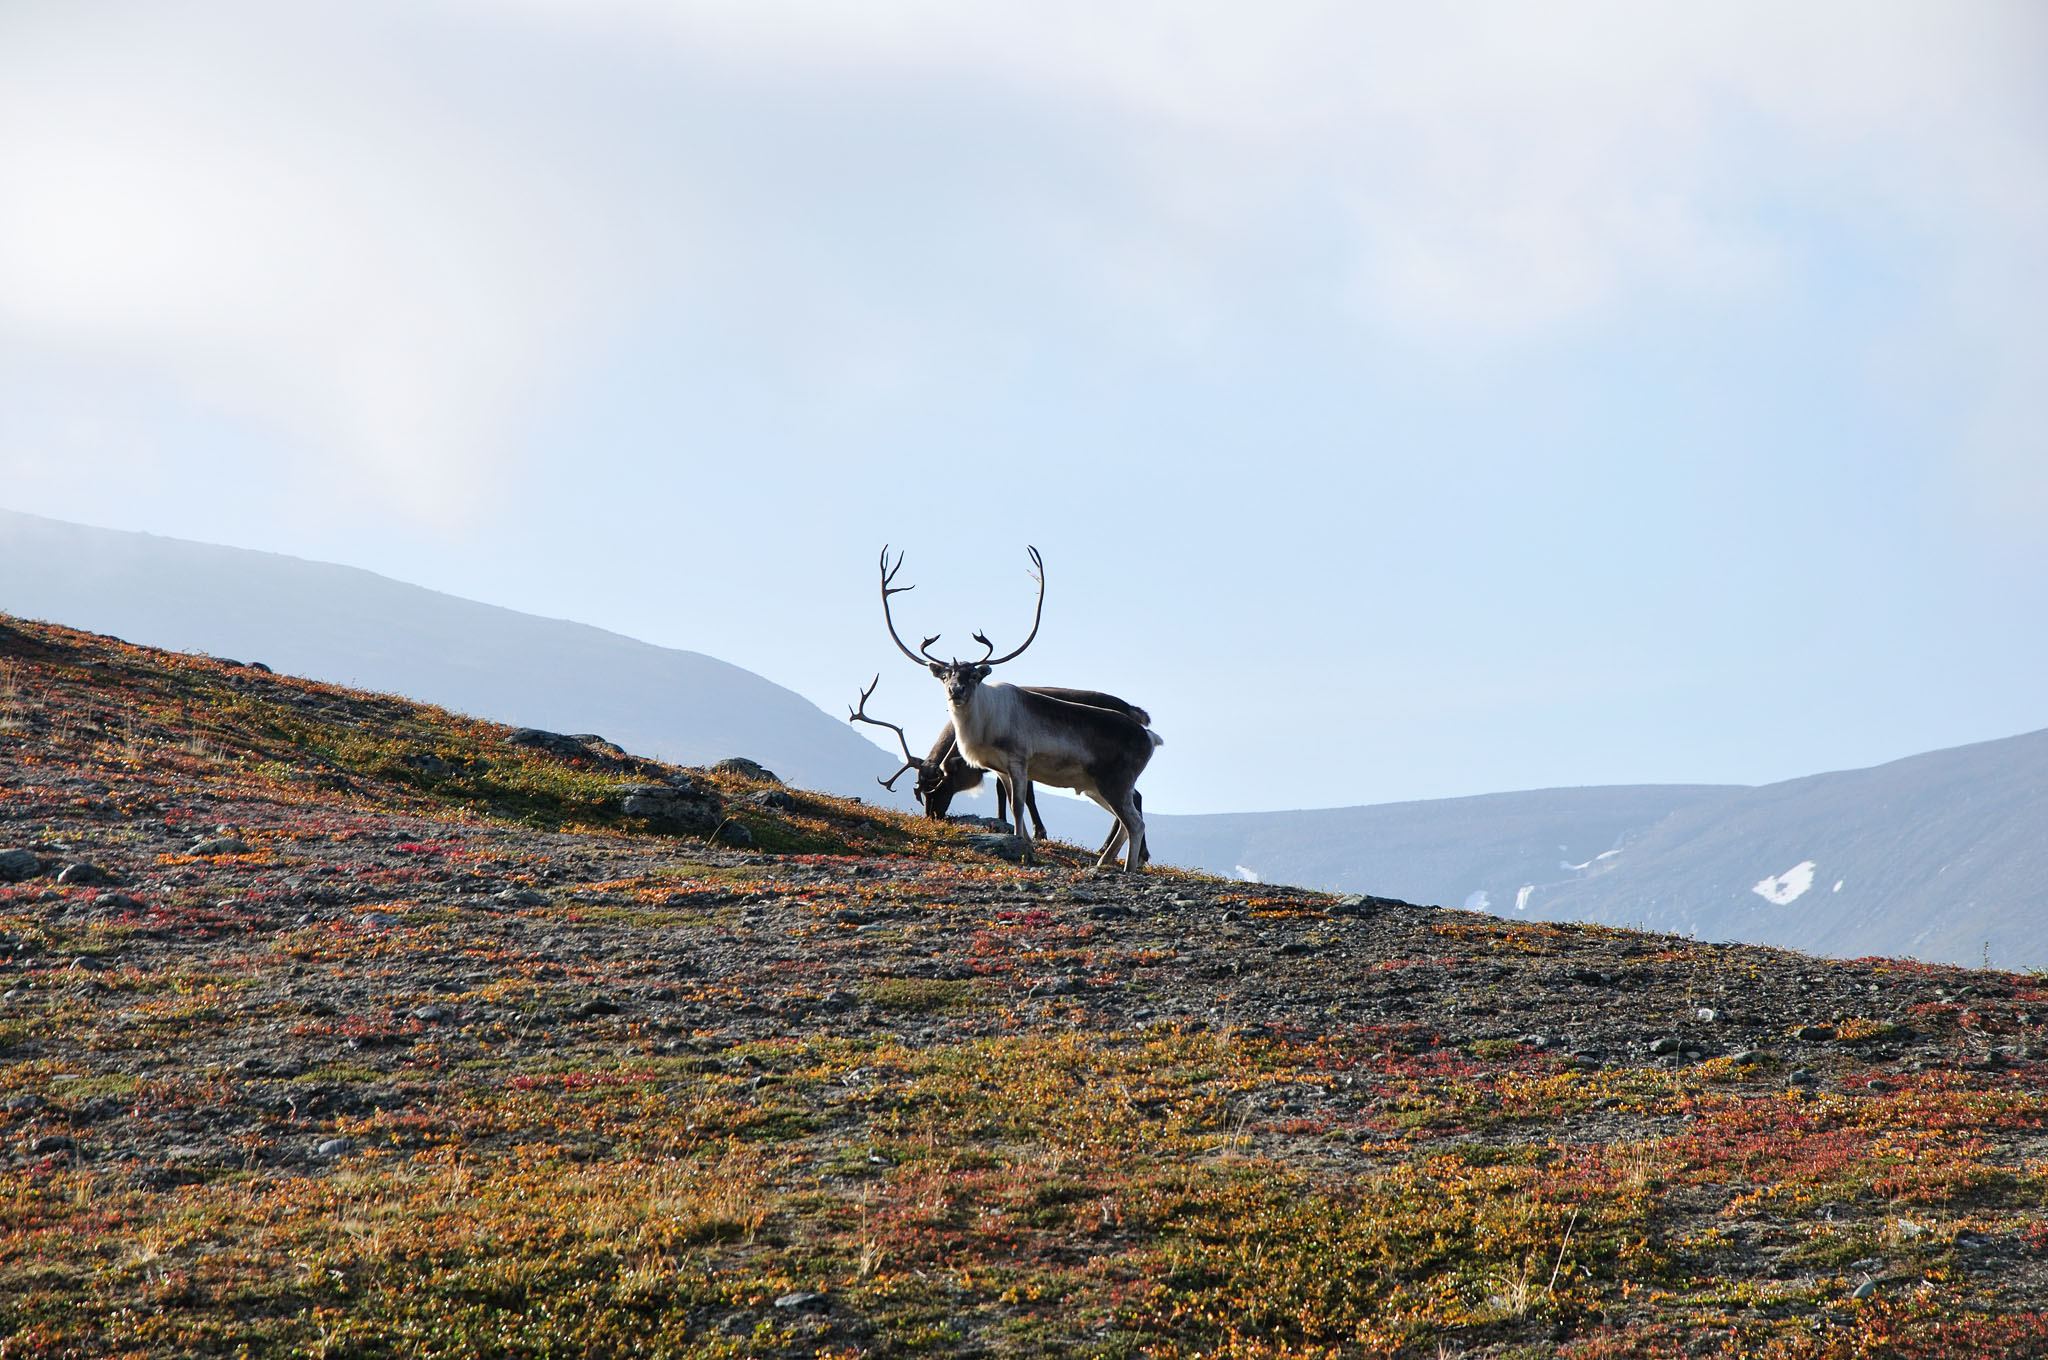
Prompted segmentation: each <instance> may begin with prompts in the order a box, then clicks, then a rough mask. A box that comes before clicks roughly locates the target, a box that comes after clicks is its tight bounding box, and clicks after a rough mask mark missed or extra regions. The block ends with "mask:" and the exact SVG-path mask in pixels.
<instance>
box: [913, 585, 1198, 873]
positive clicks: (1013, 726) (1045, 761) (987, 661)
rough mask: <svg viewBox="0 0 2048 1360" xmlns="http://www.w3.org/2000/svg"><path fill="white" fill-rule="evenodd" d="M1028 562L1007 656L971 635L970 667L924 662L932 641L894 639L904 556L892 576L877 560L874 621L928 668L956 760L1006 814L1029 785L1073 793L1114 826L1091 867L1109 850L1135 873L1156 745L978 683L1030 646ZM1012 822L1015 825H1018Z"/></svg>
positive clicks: (1104, 719) (1048, 699)
mask: <svg viewBox="0 0 2048 1360" xmlns="http://www.w3.org/2000/svg"><path fill="white" fill-rule="evenodd" d="M1030 553H1031V565H1032V568H1033V570H1032V573H1031V575H1032V579H1034V580H1035V581H1037V582H1038V605H1037V608H1036V610H1035V611H1034V612H1033V614H1032V617H1031V632H1030V634H1029V635H1028V636H1026V637H1025V639H1024V641H1023V642H1022V643H1021V644H1020V645H1019V646H1018V647H1017V648H1016V649H1015V650H1014V651H1010V652H1006V653H1004V654H1003V655H1002V656H997V655H995V650H996V646H995V644H994V643H993V642H990V641H989V640H988V638H986V637H985V636H983V635H982V634H980V633H976V634H974V640H975V641H976V642H979V643H980V644H981V645H982V648H983V651H982V654H981V655H980V656H978V657H976V658H974V659H973V660H971V661H961V660H959V659H958V658H955V659H953V660H950V661H942V660H940V659H939V658H938V657H936V656H933V655H932V653H931V645H932V644H933V643H934V642H937V641H938V640H939V637H940V635H939V634H937V633H934V634H932V636H930V637H928V638H926V639H924V641H923V642H921V643H919V644H918V649H917V651H915V652H913V651H911V650H910V648H909V646H908V645H907V644H905V642H904V641H903V639H902V638H901V637H899V636H898V635H897V633H896V620H895V619H894V617H893V616H892V615H891V614H890V611H889V597H890V596H891V595H901V594H903V593H904V592H905V591H907V590H911V589H913V587H911V586H898V585H894V584H893V582H894V581H895V579H896V573H897V572H899V571H901V570H902V569H903V555H902V554H901V553H898V554H897V555H896V565H895V566H893V567H892V566H890V565H889V550H888V548H886V547H884V548H883V549H882V560H881V573H882V621H883V622H884V623H885V624H887V625H888V628H889V640H890V641H892V642H894V643H895V644H896V649H897V650H898V651H900V652H902V653H903V655H904V656H906V657H908V658H909V659H910V660H911V661H912V662H914V663H915V664H917V665H920V666H924V667H926V668H928V669H929V670H930V671H931V673H932V675H933V676H935V677H936V678H937V679H938V680H939V682H940V683H941V684H943V685H944V686H945V687H946V708H947V711H948V712H950V713H951V714H952V717H953V733H954V738H955V741H956V743H957V745H958V748H959V752H960V754H961V755H962V756H964V757H966V759H967V761H968V763H969V764H971V765H975V766H977V767H979V768H981V769H984V770H990V771H993V772H994V774H995V776H996V779H997V781H998V783H999V785H1000V784H1002V783H1007V784H1008V786H1009V795H1010V805H1011V809H1012V811H1015V810H1016V809H1017V808H1018V807H1019V806H1021V803H1020V799H1021V798H1022V797H1023V796H1024V794H1025V792H1026V791H1027V790H1028V789H1029V788H1030V787H1031V783H1032V781H1033V780H1036V781H1038V782H1039V783H1042V784H1051V785H1052V786H1053V787H1055V788H1064V789H1073V790H1075V791H1076V792H1078V793H1080V794H1081V795H1082V796H1084V797H1086V798H1088V799H1089V800H1091V801H1092V802H1094V803H1095V804H1097V805H1098V806H1100V807H1102V808H1103V809H1105V810H1106V811H1108V813H1109V815H1110V816H1112V817H1114V818H1116V826H1115V827H1114V828H1113V829H1112V830H1111V831H1110V835H1109V840H1108V842H1106V843H1105V844H1104V846H1103V849H1102V854H1101V856H1100V857H1099V858H1098V859H1097V861H1096V864H1097V866H1098V867H1100V866H1103V865H1107V864H1109V863H1110V862H1111V861H1112V860H1113V859H1114V858H1115V855H1116V852H1117V850H1118V848H1119V847H1121V846H1123V845H1125V844H1128V846H1129V849H1128V851H1127V852H1126V856H1125V860H1124V868H1125V870H1126V871H1127V872H1133V873H1134V872H1137V870H1138V869H1139V868H1140V866H1141V865H1142V864H1143V862H1144V854H1145V817H1144V814H1143V813H1142V812H1141V811H1140V810H1139V806H1140V805H1139V803H1138V801H1137V783H1138V776H1139V775H1140V774H1142V773H1144V770H1145V766H1146V765H1147V764H1148V763H1149V762H1150V761H1151V759H1152V751H1153V748H1154V747H1156V746H1159V745H1162V744H1163V743H1162V742H1161V740H1160V738H1159V736H1158V735H1157V734H1156V733H1154V732H1152V731H1151V730H1150V729H1149V728H1147V727H1146V726H1145V725H1144V724H1143V723H1142V722H1139V721H1138V720H1137V719H1136V718H1135V717H1133V716H1132V715H1131V714H1129V713H1127V712H1118V711H1116V710H1113V709H1108V708H1097V707H1093V706H1091V705H1088V704H1082V703H1075V702H1073V701H1071V700H1068V699H1061V698H1055V697H1053V696H1052V695H1048V694H1039V693H1034V692H1033V691H1031V690H1028V689H1023V688H1020V687H1018V686H1016V685H1005V684H1001V683H996V684H984V683H983V682H984V681H985V680H987V679H988V677H989V674H990V672H991V670H992V669H993V668H994V667H997V666H1000V665H1002V664H1004V663H1005V662H1008V661H1014V660H1016V659H1017V657H1019V656H1021V655H1023V652H1024V649H1025V648H1026V647H1029V646H1030V645H1031V644H1032V642H1034V641H1035V640H1036V639H1037V637H1038V626H1039V624H1040V623H1041V622H1042V621H1043V619H1044V617H1045V559H1044V558H1042V557H1040V556H1039V553H1038V549H1036V548H1032V549H1030ZM905 754H906V755H907V754H908V747H907V746H906V748H905ZM898 773H899V774H900V773H901V772H900V771H899V772H898ZM1017 820H1018V821H1020V822H1021V821H1022V820H1023V818H1022V816H1021V815H1019V816H1018V818H1017Z"/></svg>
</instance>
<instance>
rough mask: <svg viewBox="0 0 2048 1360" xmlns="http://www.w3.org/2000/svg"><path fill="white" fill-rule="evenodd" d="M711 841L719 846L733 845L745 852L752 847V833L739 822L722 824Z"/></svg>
mask: <svg viewBox="0 0 2048 1360" xmlns="http://www.w3.org/2000/svg"><path fill="white" fill-rule="evenodd" d="M712 839H713V840H715V841H717V842H718V843H719V844H720V845H733V846H738V847H739V848H740V849H742V850H745V849H750V848H751V847H752V846H753V844H754V833H753V832H752V831H749V830H748V829H747V828H746V827H745V826H744V825H742V824H741V823H739V822H723V823H721V824H720V825H719V827H718V830H717V832H716V833H714V834H713V836H712Z"/></svg>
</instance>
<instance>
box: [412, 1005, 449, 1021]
mask: <svg viewBox="0 0 2048 1360" xmlns="http://www.w3.org/2000/svg"><path fill="white" fill-rule="evenodd" d="M412 1018H413V1019H415V1020H418V1021H420V1022H421V1023H422V1024H428V1025H438V1024H440V1023H441V1022H443V1021H445V1020H452V1019H454V1018H455V1012H454V1011H451V1010H449V1009H448V1008H447V1007H446V1006H419V1007H415V1008H414V1009H413V1011H412Z"/></svg>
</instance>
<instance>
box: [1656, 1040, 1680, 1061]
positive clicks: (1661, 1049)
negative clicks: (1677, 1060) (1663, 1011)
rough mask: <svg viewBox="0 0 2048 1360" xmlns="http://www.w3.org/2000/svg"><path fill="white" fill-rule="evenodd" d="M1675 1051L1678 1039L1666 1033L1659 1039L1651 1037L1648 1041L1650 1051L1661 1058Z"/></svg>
mask: <svg viewBox="0 0 2048 1360" xmlns="http://www.w3.org/2000/svg"><path fill="white" fill-rule="evenodd" d="M1677 1051H1678V1040H1676V1039H1674V1038H1672V1037H1671V1036H1670V1035H1668V1034H1667V1035H1665V1036H1664V1037H1663V1038H1661V1039H1653V1040H1651V1041H1650V1052H1651V1053H1653V1054H1655V1055H1656V1056H1657V1057H1660V1058H1661V1057H1663V1056H1664V1055H1666V1054H1667V1053H1676V1052H1677Z"/></svg>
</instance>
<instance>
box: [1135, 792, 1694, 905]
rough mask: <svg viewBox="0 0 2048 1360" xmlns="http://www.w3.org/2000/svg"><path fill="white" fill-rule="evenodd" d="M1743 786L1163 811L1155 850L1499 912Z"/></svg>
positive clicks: (1208, 864)
mask: <svg viewBox="0 0 2048 1360" xmlns="http://www.w3.org/2000/svg"><path fill="white" fill-rule="evenodd" d="M1734 791H1735V790H1733V789H1731V788H1729V787H1727V786H1725V785H1717V784H1645V785H1623V786H1614V787H1596V788H1582V789H1538V790H1533V791H1531V792H1527V793H1491V794H1484V795H1481V796H1479V797H1476V798H1436V799H1430V800H1427V801H1424V802H1413V803H1381V804H1376V805H1373V806H1370V807H1348V808H1314V809H1307V810H1303V811H1298V812H1232V813H1213V814H1207V815H1202V816H1162V817H1160V818H1159V819H1158V820H1159V828H1158V829H1159V847H1158V849H1159V853H1160V854H1162V855H1163V856H1165V857H1166V858H1168V859H1170V860H1171V861H1172V862H1173V863H1175V864H1185V865H1188V866H1189V867H1192V868H1199V869H1203V870H1206V871H1208V872H1210V873H1216V874H1222V875H1225V876H1237V875H1238V874H1240V873H1241V872H1243V871H1249V872H1251V873H1255V874H1257V875H1258V876H1259V878H1260V879H1261V880H1263V881H1265V882H1278V883H1298V884H1301V885H1303V886H1307V887H1315V888H1320V889H1323V890H1324V891H1328V892H1362V891H1364V890H1365V886H1366V885H1367V884H1371V885H1374V886H1376V887H1377V888H1379V889H1381V890H1383V891H1386V892H1389V893H1392V894H1394V895H1395V896H1399V897H1405V898H1407V899H1408V900H1410V901H1413V902H1432V903H1436V904H1439V905H1442V906H1451V907H1457V906H1463V907H1469V908H1471V909H1472V910H1475V911H1492V912H1495V913H1501V912H1506V911H1511V910H1512V909H1513V908H1514V904H1515V897H1516V893H1517V890H1518V889H1519V888H1520V887H1521V886H1522V885H1523V884H1525V883H1529V882H1549V881H1551V880H1553V879H1555V878H1556V877H1558V875H1559V874H1560V873H1561V872H1565V870H1564V868H1563V866H1564V865H1565V864H1567V863H1569V862H1572V861H1575V860H1577V861H1590V860H1596V859H1597V858H1598V857H1599V856H1600V855H1602V854H1604V853H1606V852H1607V851H1609V850H1612V849H1614V848H1615V847H1616V846H1617V845H1619V844H1620V843H1622V842H1623V841H1624V840H1625V839H1626V838H1627V837H1628V836H1629V835H1630V834H1631V833H1639V832H1641V831H1642V830H1644V829H1646V828H1648V827H1651V826H1655V825H1656V824H1657V823H1659V822H1661V821H1663V820H1664V819H1665V818H1666V817H1669V816H1670V815H1671V814H1672V813H1674V812H1676V811H1678V810H1680V809H1683V808H1689V807H1694V806H1697V805H1701V804H1711V803H1713V802H1714V801H1716V800H1718V799H1720V798H1722V797H1724V796H1725V795H1727V794H1728V793H1731V792H1734Z"/></svg>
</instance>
